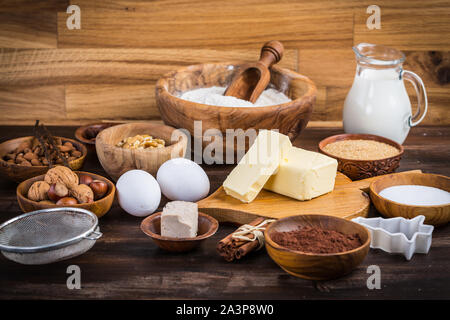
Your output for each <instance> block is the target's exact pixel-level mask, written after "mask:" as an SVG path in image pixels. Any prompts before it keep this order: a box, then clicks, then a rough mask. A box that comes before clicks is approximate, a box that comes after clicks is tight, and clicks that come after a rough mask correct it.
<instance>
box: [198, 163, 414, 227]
mask: <svg viewBox="0 0 450 320" xmlns="http://www.w3.org/2000/svg"><path fill="white" fill-rule="evenodd" d="M409 172H421V170H414V171H408V173H409ZM397 174H404V173H397ZM377 178H378V177H373V178H368V179H364V180H359V181H354V182H352V181H351V180H350V178H348V177H347V176H346V175H344V174H342V173H340V172H338V173H337V175H336V181H335V186H334V190H333V191H332V192H330V193H327V194H325V195H323V196H320V197H317V198H314V199H312V200H309V201H299V200H295V199H293V198H289V197H286V196H283V195H280V194H277V193H274V192H271V191H267V190H262V191H261V192H260V193H259V194H258V196H257V197H256V199H255V200H253V202H251V203H243V202H241V201H239V200H237V199H235V198H233V197H231V196H229V195H227V194H226V193H225V191H224V190H223V187H220V188H219V189H217V190H216V191H215V192H214V193H213V194H211V195H210V196H209V197H207V198H205V199H203V200H201V201H199V202H198V208H199V211H201V212H204V213H206V214H209V215H211V216H213V217H214V218H216V219H217V220H218V221H219V222H231V223H235V224H244V223H249V222H250V221H252V220H254V219H255V218H257V217H267V218H273V219H279V218H284V217H288V216H293V215H301V214H324V215H331V216H335V217H340V218H345V219H353V218H356V217H358V216H364V217H365V216H367V213H368V212H369V205H370V199H369V196H368V194H367V193H366V192H368V190H369V185H370V183H371V182H372V181H374V180H375V179H377Z"/></svg>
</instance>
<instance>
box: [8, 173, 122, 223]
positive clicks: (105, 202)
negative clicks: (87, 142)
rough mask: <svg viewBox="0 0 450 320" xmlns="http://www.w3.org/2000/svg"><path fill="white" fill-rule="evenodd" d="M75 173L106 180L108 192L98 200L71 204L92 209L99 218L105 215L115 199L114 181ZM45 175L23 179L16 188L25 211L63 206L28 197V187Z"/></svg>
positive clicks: (20, 204) (21, 206)
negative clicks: (40, 201) (43, 202)
mask: <svg viewBox="0 0 450 320" xmlns="http://www.w3.org/2000/svg"><path fill="white" fill-rule="evenodd" d="M75 173H77V174H78V175H81V174H85V175H88V176H91V177H92V179H94V180H101V181H104V182H106V184H107V185H108V192H107V193H106V195H105V196H104V197H103V198H101V199H99V200H96V201H94V202H92V203H80V204H75V205H71V206H70V207H74V208H82V209H86V210H89V211H92V212H93V213H95V215H96V216H97V217H99V218H100V217H102V216H104V215H105V214H106V213H107V212H108V211H109V209H110V208H111V206H112V204H113V201H114V195H115V193H116V187H115V186H114V183H112V182H111V181H109V180H108V179H106V178H105V177H102V176H100V175H98V174H94V173H89V172H83V171H75ZM44 176H45V175H40V176H37V177H33V178H30V179H28V180H25V181H23V182H22V183H20V184H19V185H18V186H17V190H16V194H17V201H18V202H19V207H20V209H21V210H22V211H23V212H30V211H35V210H40V209H48V208H58V207H61V206H58V205H56V204H42V203H39V202H36V201H33V200H30V199H28V198H27V193H28V189H29V188H30V187H31V185H32V184H33V183H34V182H36V181H42V180H44Z"/></svg>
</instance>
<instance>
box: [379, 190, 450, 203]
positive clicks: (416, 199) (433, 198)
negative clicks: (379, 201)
mask: <svg viewBox="0 0 450 320" xmlns="http://www.w3.org/2000/svg"><path fill="white" fill-rule="evenodd" d="M380 196H381V197H383V198H385V199H388V200H391V201H395V202H398V203H401V204H406V205H412V206H437V205H445V204H450V192H447V191H445V190H442V189H438V188H433V187H427V186H418V185H403V186H393V187H388V188H386V189H383V190H381V192H380Z"/></svg>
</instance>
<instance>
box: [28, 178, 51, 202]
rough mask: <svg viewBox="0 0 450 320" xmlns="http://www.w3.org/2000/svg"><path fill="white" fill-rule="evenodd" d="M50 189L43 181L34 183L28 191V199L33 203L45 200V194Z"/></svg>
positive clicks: (46, 197)
mask: <svg viewBox="0 0 450 320" xmlns="http://www.w3.org/2000/svg"><path fill="white" fill-rule="evenodd" d="M49 189H50V185H49V184H48V183H47V182H45V181H36V182H35V183H33V184H32V185H31V187H30V189H28V194H27V196H28V199H30V200H33V201H41V200H47V199H48V196H47V192H48V190H49Z"/></svg>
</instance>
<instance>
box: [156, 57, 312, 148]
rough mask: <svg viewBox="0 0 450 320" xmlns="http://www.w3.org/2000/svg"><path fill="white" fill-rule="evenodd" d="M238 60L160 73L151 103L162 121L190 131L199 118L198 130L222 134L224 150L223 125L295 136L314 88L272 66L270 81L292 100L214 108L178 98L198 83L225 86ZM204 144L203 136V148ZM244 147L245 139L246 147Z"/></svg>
mask: <svg viewBox="0 0 450 320" xmlns="http://www.w3.org/2000/svg"><path fill="white" fill-rule="evenodd" d="M243 65H244V64H242V63H232V62H225V63H206V64H200V65H192V66H188V67H184V68H181V69H179V70H176V71H173V72H171V73H168V74H166V75H165V76H163V77H162V78H160V79H159V80H158V82H157V84H156V103H157V105H158V108H159V111H160V113H161V117H162V119H163V120H164V122H165V123H166V124H168V125H171V126H173V127H176V128H184V129H187V130H188V131H189V132H190V134H191V135H192V136H194V121H202V128H201V130H202V133H204V132H205V131H206V130H209V129H216V130H219V131H220V132H221V133H222V137H223V146H224V152H226V144H225V142H226V139H225V133H226V130H227V129H243V130H244V131H245V130H247V129H256V130H259V129H279V131H280V133H283V134H286V135H288V136H289V138H291V140H293V139H295V137H297V136H298V135H299V134H300V132H301V131H302V130H303V129H304V128H305V127H306V124H307V123H308V121H309V118H310V116H311V113H312V110H313V104H314V102H315V99H316V91H317V89H316V86H315V85H314V83H313V82H312V81H311V80H310V79H308V78H307V77H305V76H303V75H301V74H298V73H296V72H294V71H290V70H287V69H283V68H279V67H277V66H273V67H272V68H271V79H270V84H269V86H270V87H274V88H276V89H278V90H279V91H282V92H284V93H285V94H287V96H289V97H290V98H291V99H292V101H291V102H288V103H284V104H280V105H276V106H267V107H254V108H248V107H247V108H242V107H217V106H210V105H206V104H201V103H195V102H190V101H186V100H183V99H180V98H179V96H180V95H181V94H182V93H183V92H185V91H189V90H193V89H197V88H204V87H211V86H221V87H228V85H229V84H230V82H231V80H232V78H233V75H234V74H235V73H236V72H238V70H239V68H240V67H242V66H243ZM197 135H198V134H197ZM237 135H243V133H240V134H239V133H237ZM244 141H245V140H244ZM209 143H210V142H208V141H203V147H206V145H208V144H209ZM247 148H248V143H247V144H246V146H245V149H247ZM229 149H230V150H231V149H233V150H232V151H233V152H235V151H237V150H238V149H236V146H234V145H233V146H229ZM241 149H242V148H241ZM241 149H240V150H241Z"/></svg>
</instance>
